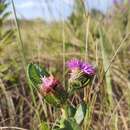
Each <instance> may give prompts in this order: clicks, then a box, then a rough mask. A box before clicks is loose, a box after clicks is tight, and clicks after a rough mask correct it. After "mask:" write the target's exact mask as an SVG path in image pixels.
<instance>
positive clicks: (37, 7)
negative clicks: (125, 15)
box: [9, 0, 112, 21]
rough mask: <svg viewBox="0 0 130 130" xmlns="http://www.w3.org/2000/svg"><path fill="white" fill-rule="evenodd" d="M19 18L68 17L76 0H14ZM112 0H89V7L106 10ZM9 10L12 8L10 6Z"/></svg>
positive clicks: (47, 19)
mask: <svg viewBox="0 0 130 130" xmlns="http://www.w3.org/2000/svg"><path fill="white" fill-rule="evenodd" d="M14 3H15V8H16V12H17V15H18V17H19V18H25V19H34V18H39V17H40V18H43V19H44V20H46V21H53V20H61V19H66V18H67V17H68V16H69V15H71V13H72V11H73V5H74V0H14ZM111 5H112V0H87V7H88V8H89V9H91V8H95V9H98V10H100V11H102V12H106V11H107V10H108V9H109V7H111ZM9 10H12V7H11V6H10V8H9Z"/></svg>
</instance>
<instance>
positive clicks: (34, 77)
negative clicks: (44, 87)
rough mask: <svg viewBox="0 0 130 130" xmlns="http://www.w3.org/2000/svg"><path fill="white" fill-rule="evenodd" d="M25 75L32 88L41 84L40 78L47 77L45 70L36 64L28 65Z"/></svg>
mask: <svg viewBox="0 0 130 130" xmlns="http://www.w3.org/2000/svg"><path fill="white" fill-rule="evenodd" d="M27 74H28V78H29V80H30V81H31V83H32V85H33V87H34V88H37V87H38V85H39V84H41V83H42V80H41V77H44V76H49V73H48V72H47V71H46V69H45V68H42V67H41V66H39V65H37V64H29V65H28V68H27Z"/></svg>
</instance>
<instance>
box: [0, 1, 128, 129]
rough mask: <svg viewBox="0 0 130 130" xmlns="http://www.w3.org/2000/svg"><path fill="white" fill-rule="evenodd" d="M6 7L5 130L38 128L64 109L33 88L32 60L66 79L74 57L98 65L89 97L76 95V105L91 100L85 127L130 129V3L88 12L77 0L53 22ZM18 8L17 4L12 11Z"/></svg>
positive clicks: (1, 52) (1, 29) (2, 21)
mask: <svg viewBox="0 0 130 130" xmlns="http://www.w3.org/2000/svg"><path fill="white" fill-rule="evenodd" d="M1 2H4V1H0V3H1ZM6 3H8V2H7V1H6V2H5V4H6ZM12 4H13V1H12V2H10V5H12ZM39 4H40V3H39ZM46 4H47V3H46ZM1 8H2V7H0V57H1V58H0V129H4V128H6V129H9V130H10V129H18V128H21V129H24V128H25V129H29V130H39V129H40V123H41V122H42V121H47V122H48V125H50V126H52V123H53V122H55V120H56V118H57V117H59V115H60V114H61V113H59V112H58V110H57V109H55V108H52V107H51V106H49V105H48V104H46V103H45V102H44V101H43V100H42V97H41V96H40V95H39V93H37V92H34V93H32V90H31V89H30V87H29V83H28V80H27V78H26V72H25V71H26V70H25V68H26V65H27V63H39V64H42V65H44V66H46V68H47V69H48V70H49V71H50V72H52V73H53V74H55V75H56V76H57V77H58V78H59V79H60V80H61V82H62V81H66V80H65V79H66V78H67V74H66V68H65V61H66V60H68V59H70V58H82V59H84V60H87V61H88V62H91V63H92V64H93V65H94V66H95V67H96V68H97V75H96V76H95V78H94V80H93V82H92V84H91V85H90V86H89V87H88V88H87V89H84V90H82V91H81V93H84V96H83V95H82V94H80V93H79V94H77V95H76V96H75V97H73V102H72V103H73V104H78V103H79V102H80V99H81V98H84V99H85V100H86V101H87V102H88V105H89V108H88V114H87V116H86V120H85V121H84V125H83V128H82V130H129V129H130V39H129V37H130V4H129V2H127V1H125V2H121V3H115V4H114V6H113V7H112V8H111V10H109V11H108V12H107V13H106V14H104V13H102V12H100V11H98V10H95V9H93V10H91V11H88V10H87V9H86V8H85V4H84V1H83V0H75V1H74V7H73V12H72V14H71V15H70V16H69V17H68V18H67V20H65V19H63V20H61V21H53V22H49V23H48V22H46V21H44V20H43V19H40V18H38V19H33V20H27V19H25V18H24V17H23V19H17V15H16V16H15V17H14V19H8V18H7V16H8V15H9V14H7V13H8V12H6V11H5V9H6V7H5V8H4V9H1ZM41 8H42V7H41ZM16 12H17V10H15V6H14V9H13V10H12V12H11V13H12V14H15V13H16ZM4 14H5V15H4ZM61 77H62V79H61ZM64 84H66V82H65V83H64ZM33 95H34V96H35V97H33ZM81 95H82V96H81ZM91 113H92V115H91ZM11 127H12V128H11Z"/></svg>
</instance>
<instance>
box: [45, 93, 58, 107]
mask: <svg viewBox="0 0 130 130" xmlns="http://www.w3.org/2000/svg"><path fill="white" fill-rule="evenodd" d="M44 99H45V100H46V102H47V103H49V104H51V105H52V106H55V107H59V106H60V105H61V102H60V100H59V99H58V98H56V97H55V96H54V95H50V94H49V95H47V96H44Z"/></svg>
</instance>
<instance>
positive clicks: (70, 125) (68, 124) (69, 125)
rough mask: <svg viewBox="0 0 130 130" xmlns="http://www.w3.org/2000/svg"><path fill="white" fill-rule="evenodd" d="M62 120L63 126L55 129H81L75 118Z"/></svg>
mask: <svg viewBox="0 0 130 130" xmlns="http://www.w3.org/2000/svg"><path fill="white" fill-rule="evenodd" d="M61 120H62V122H61V124H60V126H61V127H60V128H57V129H54V130H81V129H80V127H79V125H78V124H77V123H76V121H75V119H74V118H69V119H68V120H63V119H61Z"/></svg>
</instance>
